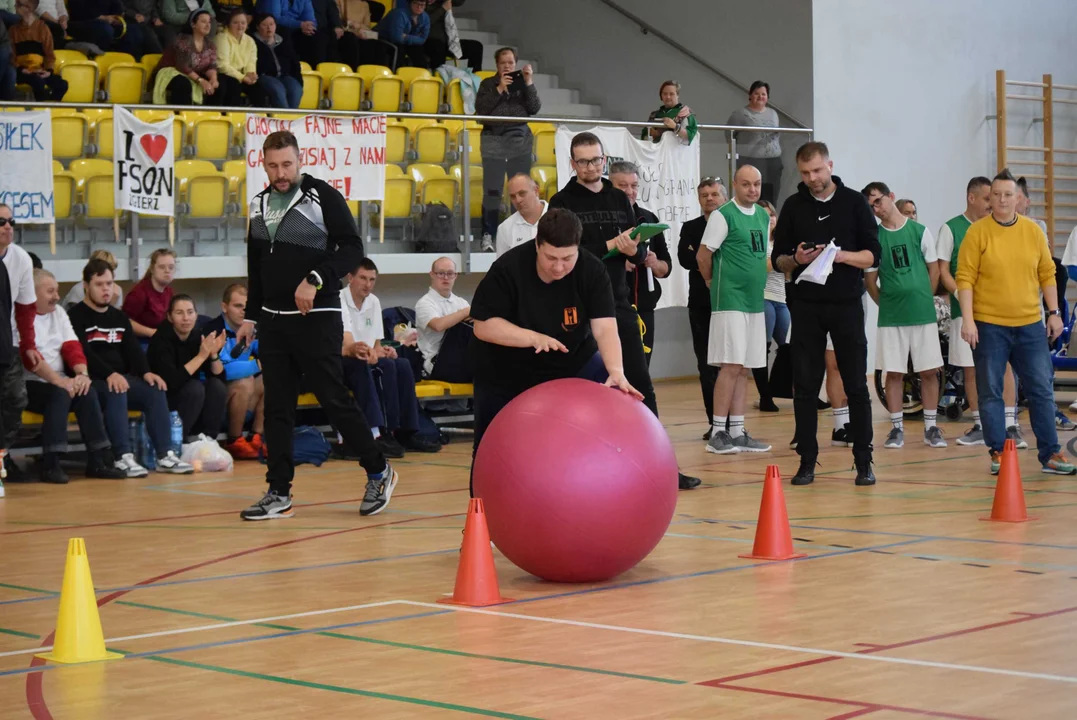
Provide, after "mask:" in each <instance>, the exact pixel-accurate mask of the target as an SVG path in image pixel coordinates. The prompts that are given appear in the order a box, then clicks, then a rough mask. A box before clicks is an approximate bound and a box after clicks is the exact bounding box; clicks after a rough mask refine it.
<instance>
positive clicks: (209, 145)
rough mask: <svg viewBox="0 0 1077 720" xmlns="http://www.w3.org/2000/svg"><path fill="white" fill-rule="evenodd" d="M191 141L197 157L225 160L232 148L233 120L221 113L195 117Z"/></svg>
mask: <svg viewBox="0 0 1077 720" xmlns="http://www.w3.org/2000/svg"><path fill="white" fill-rule="evenodd" d="M191 142H192V143H193V144H194V156H195V157H197V158H210V159H212V160H224V159H225V158H227V157H228V152H229V150H231V149H232V121H231V120H229V119H228V118H226V117H222V116H221V115H220V114H216V115H215V116H214V117H201V118H197V119H195V121H194V129H193V130H192V132H191Z"/></svg>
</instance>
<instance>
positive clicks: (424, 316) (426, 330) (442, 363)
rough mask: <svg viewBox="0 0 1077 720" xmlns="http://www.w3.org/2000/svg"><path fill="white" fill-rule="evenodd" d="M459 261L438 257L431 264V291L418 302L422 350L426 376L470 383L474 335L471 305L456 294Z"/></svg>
mask: <svg viewBox="0 0 1077 720" xmlns="http://www.w3.org/2000/svg"><path fill="white" fill-rule="evenodd" d="M456 275H457V273H456V263H455V262H454V261H453V259H452V258H448V257H439V258H438V259H437V260H435V261H434V264H433V265H431V266H430V290H429V291H428V292H427V293H426V295H423V296H422V297H421V298H419V301H418V302H417V303H415V326H416V327H417V328H418V329H419V352H421V353H422V355H423V375H425V376H426V377H429V378H432V379H434V380H442V381H444V382H451V383H469V382H471V381H472V379H473V377H474V372H473V371H472V370H471V364H470V363H469V362H468V350H467V347H468V344H469V343H470V342H471V336H472V335H474V334H475V331H474V328H473V327H472V324H471V323H470V322H466V321H467V320H468V319H469V316H470V315H471V304H470V303H468V301H467V300H464V299H463V298H462V297H460V296H459V295H455V294H453V291H452V289H453V286H454V285H455V284H456Z"/></svg>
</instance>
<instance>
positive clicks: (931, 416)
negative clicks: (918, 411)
mask: <svg viewBox="0 0 1077 720" xmlns="http://www.w3.org/2000/svg"><path fill="white" fill-rule="evenodd" d="M938 414H939V411H938V409H935V410H924V430H927V429H928V428H933V427H935V419H936V418H937V417H938Z"/></svg>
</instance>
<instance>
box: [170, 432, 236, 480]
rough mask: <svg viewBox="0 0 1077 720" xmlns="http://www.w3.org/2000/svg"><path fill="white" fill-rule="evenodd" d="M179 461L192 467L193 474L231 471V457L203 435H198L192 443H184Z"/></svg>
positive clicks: (215, 442)
mask: <svg viewBox="0 0 1077 720" xmlns="http://www.w3.org/2000/svg"><path fill="white" fill-rule="evenodd" d="M180 459H181V460H183V462H185V463H190V464H191V465H193V466H194V471H195V472H231V471H232V456H231V455H229V454H228V451H227V450H225V449H224V448H222V447H221V446H220V445H219V444H217V441H216V440H210V439H209V438H208V437H206V436H205V435H199V436H198V439H197V440H195V441H194V442H192V443H185V444H184V445H183V453H182V455H181V457H180Z"/></svg>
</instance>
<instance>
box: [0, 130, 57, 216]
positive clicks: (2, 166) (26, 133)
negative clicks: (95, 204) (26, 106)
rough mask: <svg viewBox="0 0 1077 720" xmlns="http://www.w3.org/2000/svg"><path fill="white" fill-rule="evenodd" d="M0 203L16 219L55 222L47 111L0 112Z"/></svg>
mask: <svg viewBox="0 0 1077 720" xmlns="http://www.w3.org/2000/svg"><path fill="white" fill-rule="evenodd" d="M0 203H4V204H5V205H7V206H9V207H10V208H11V212H12V213H13V214H14V217H15V219H16V220H18V221H19V222H25V223H43V224H46V223H53V222H56V206H55V203H54V201H53V193H52V121H51V120H50V118H49V113H48V111H47V110H38V111H36V112H7V113H2V114H0Z"/></svg>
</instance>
